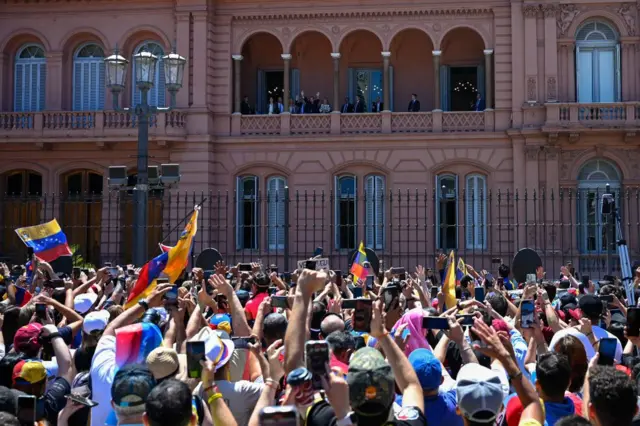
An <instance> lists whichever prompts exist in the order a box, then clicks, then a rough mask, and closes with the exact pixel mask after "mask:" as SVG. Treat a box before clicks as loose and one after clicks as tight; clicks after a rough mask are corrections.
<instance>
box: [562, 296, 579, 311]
mask: <svg viewBox="0 0 640 426" xmlns="http://www.w3.org/2000/svg"><path fill="white" fill-rule="evenodd" d="M571 304H573V305H577V304H578V299H576V297H575V296H574V295H573V294H571V293H569V292H567V293H564V294H563V295H562V296H560V308H561V309H562V308H564V307H565V305H571Z"/></svg>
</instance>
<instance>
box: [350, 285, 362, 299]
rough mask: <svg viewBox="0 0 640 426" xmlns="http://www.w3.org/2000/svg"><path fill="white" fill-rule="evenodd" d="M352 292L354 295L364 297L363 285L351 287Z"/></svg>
mask: <svg viewBox="0 0 640 426" xmlns="http://www.w3.org/2000/svg"><path fill="white" fill-rule="evenodd" d="M351 293H352V294H353V297H356V298H358V297H362V287H354V288H352V289H351Z"/></svg>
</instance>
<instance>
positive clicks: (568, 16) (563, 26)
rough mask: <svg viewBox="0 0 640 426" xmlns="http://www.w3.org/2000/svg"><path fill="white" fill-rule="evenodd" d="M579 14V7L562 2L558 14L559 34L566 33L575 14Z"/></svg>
mask: <svg viewBox="0 0 640 426" xmlns="http://www.w3.org/2000/svg"><path fill="white" fill-rule="evenodd" d="M579 14H580V9H578V7H577V6H576V5H575V4H563V5H561V6H560V13H559V14H558V30H559V31H560V35H566V34H567V30H568V29H569V27H570V26H571V23H572V22H573V20H574V19H575V17H576V16H578V15H579Z"/></svg>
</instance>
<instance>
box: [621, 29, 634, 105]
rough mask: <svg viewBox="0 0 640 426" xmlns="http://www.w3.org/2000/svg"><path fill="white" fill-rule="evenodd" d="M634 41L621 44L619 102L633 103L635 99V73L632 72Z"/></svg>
mask: <svg viewBox="0 0 640 426" xmlns="http://www.w3.org/2000/svg"><path fill="white" fill-rule="evenodd" d="M636 44H637V42H636V41H632V42H624V41H623V42H622V45H621V46H620V47H621V50H622V52H621V55H620V56H621V57H622V66H621V70H620V71H621V74H622V81H621V82H620V83H621V84H622V86H621V87H622V99H620V100H621V101H625V102H626V101H633V100H635V99H637V97H636V74H637V73H636V72H634V68H635V65H634V64H635V62H636Z"/></svg>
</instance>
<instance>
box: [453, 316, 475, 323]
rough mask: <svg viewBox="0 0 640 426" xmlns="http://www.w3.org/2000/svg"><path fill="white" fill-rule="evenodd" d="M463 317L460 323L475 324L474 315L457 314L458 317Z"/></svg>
mask: <svg viewBox="0 0 640 426" xmlns="http://www.w3.org/2000/svg"><path fill="white" fill-rule="evenodd" d="M460 318H462V322H461V323H460V325H473V321H474V315H456V319H460Z"/></svg>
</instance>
